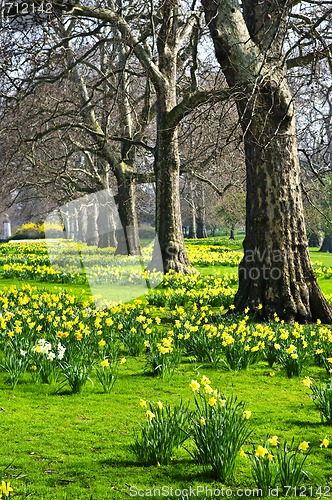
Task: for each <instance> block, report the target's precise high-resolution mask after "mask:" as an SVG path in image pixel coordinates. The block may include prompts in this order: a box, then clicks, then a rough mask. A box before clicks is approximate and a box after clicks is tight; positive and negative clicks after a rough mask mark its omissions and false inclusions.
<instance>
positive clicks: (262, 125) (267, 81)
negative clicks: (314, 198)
mask: <svg viewBox="0 0 332 500" xmlns="http://www.w3.org/2000/svg"><path fill="white" fill-rule="evenodd" d="M293 3H294V2H292V1H290V0H282V1H280V0H278V1H277V0H271V1H269V2H261V1H258V0H243V1H242V6H240V4H239V2H238V1H237V0H202V4H203V6H204V10H205V16H206V21H207V24H208V26H209V29H210V33H211V36H212V39H213V42H214V47H215V53H216V56H217V59H218V62H219V64H220V66H221V69H222V71H223V73H224V75H225V77H226V80H227V83H228V85H229V87H230V88H231V89H232V90H233V95H234V99H235V100H236V104H237V108H238V112H239V116H240V120H241V126H242V130H243V140H244V147H245V157H246V172H247V198H246V237H245V240H244V244H243V246H244V257H243V259H242V261H241V263H240V267H239V289H238V291H237V294H236V297H235V307H236V310H237V311H243V310H244V309H245V308H246V307H250V308H252V309H253V310H256V311H257V312H258V311H259V310H258V309H257V308H258V306H259V305H260V304H261V305H262V309H261V310H260V311H261V315H262V316H264V317H269V316H272V315H273V313H277V314H278V315H280V316H282V317H283V318H285V319H286V320H288V321H300V322H310V321H313V320H316V319H318V318H319V319H321V320H322V321H324V322H327V323H330V322H332V311H331V308H330V306H329V305H328V303H327V301H326V299H325V298H324V297H323V294H322V292H321V291H320V289H319V287H318V284H317V280H316V277H315V274H314V272H313V269H312V266H311V263H310V258H309V252H308V248H307V239H306V231H305V225H304V215H303V203H302V192H301V185H300V166H299V161H298V154H297V143H296V130H295V118H294V103H293V99H292V95H291V92H290V89H289V86H288V83H287V77H286V69H287V68H286V61H285V58H284V55H283V46H284V39H285V35H286V30H287V21H288V16H289V15H290V13H291V8H292V4H293ZM260 307H261V306H260Z"/></svg>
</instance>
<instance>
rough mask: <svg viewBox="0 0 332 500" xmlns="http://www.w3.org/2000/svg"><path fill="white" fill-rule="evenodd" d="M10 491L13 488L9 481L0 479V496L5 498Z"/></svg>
mask: <svg viewBox="0 0 332 500" xmlns="http://www.w3.org/2000/svg"><path fill="white" fill-rule="evenodd" d="M12 491H14V490H13V488H12V487H11V486H10V482H6V481H1V484H0V498H7V497H9V496H10V494H11V492H12Z"/></svg>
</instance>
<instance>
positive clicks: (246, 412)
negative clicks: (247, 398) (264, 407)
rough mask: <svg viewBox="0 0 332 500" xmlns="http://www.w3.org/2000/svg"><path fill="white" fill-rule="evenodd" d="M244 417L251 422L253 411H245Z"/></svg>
mask: <svg viewBox="0 0 332 500" xmlns="http://www.w3.org/2000/svg"><path fill="white" fill-rule="evenodd" d="M243 416H244V418H246V419H247V420H249V418H250V417H251V411H250V410H244V412H243Z"/></svg>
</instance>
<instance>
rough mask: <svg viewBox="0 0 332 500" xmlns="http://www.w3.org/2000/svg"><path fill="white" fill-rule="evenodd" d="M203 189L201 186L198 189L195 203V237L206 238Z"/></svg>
mask: <svg viewBox="0 0 332 500" xmlns="http://www.w3.org/2000/svg"><path fill="white" fill-rule="evenodd" d="M205 219H206V210H205V190H204V187H203V186H200V187H199V190H198V203H197V238H207V232H206V221H205Z"/></svg>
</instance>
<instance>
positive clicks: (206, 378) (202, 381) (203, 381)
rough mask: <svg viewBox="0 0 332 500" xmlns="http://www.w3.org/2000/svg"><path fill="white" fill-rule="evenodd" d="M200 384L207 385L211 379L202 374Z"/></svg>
mask: <svg viewBox="0 0 332 500" xmlns="http://www.w3.org/2000/svg"><path fill="white" fill-rule="evenodd" d="M201 384H202V385H209V384H211V381H210V380H209V379H208V377H207V376H206V375H203V376H202V379H201Z"/></svg>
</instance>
